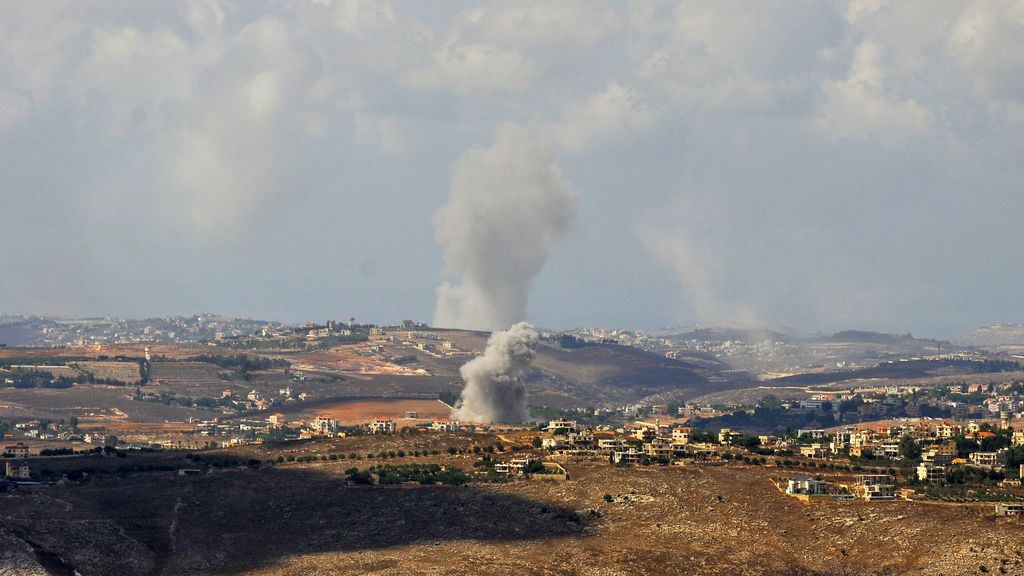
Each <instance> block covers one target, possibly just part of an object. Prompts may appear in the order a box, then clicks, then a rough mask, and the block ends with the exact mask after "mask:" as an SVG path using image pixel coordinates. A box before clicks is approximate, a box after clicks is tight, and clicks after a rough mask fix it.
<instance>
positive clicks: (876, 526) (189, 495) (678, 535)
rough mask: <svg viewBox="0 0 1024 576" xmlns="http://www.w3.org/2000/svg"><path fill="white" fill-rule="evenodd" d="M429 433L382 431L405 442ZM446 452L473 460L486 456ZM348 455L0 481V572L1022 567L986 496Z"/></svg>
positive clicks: (728, 471)
mask: <svg viewBox="0 0 1024 576" xmlns="http://www.w3.org/2000/svg"><path fill="white" fill-rule="evenodd" d="M375 441H376V439H375V438H353V439H344V440H338V441H334V442H335V443H336V444H335V445H334V447H333V449H334V450H341V451H348V450H366V449H373V448H372V447H371V445H372V444H373V443H374V442H375ZM424 441H427V442H430V441H431V440H429V439H426V438H422V437H421V438H406V439H403V438H398V437H391V438H389V439H387V441H386V443H387V445H388V447H391V448H402V447H404V448H405V449H406V450H409V449H410V448H412V447H414V445H415V446H416V447H422V443H423V442H424ZM438 441H439V442H440V443H439V444H437V446H438V447H443V446H444V445H446V444H449V445H450V444H451V443H455V444H458V445H466V442H469V441H471V439H470V438H469V437H466V438H462V439H457V438H450V437H445V438H443V439H439V440H438ZM484 441H486V440H484ZM318 448H322V446H321V445H320V444H297V445H295V446H292V447H290V448H288V449H287V451H288V452H289V453H292V454H296V453H302V452H304V451H310V450H316V449H318ZM268 449H271V448H268ZM272 450H277V451H278V452H281V451H282V450H285V448H280V449H272ZM240 454H242V455H244V453H240ZM438 458H439V459H440V460H441V461H442V462H444V463H446V464H448V465H453V466H459V467H462V468H469V467H471V466H472V462H471V460H472V458H473V457H472V456H462V455H459V456H454V457H448V456H447V455H441V456H439V457H438ZM108 460H115V461H116V460H118V459H108ZM370 463H371V462H370V461H368V460H362V461H359V462H358V465H359V466H364V467H365V466H368V465H369V464H370ZM353 464H354V463H353V462H351V461H349V462H317V463H309V464H299V463H294V464H288V463H286V464H280V465H276V466H272V467H264V468H260V469H254V468H249V467H243V468H237V467H225V468H211V469H209V470H208V471H207V470H206V469H204V470H203V473H202V474H201V475H200V476H199V477H195V478H186V477H180V476H177V475H176V474H174V473H173V472H148V473H135V474H128V475H123V476H122V477H118V476H117V475H99V476H96V477H95V478H93V479H92V480H90V481H88V482H86V483H84V484H82V485H74V484H72V485H68V486H66V487H63V488H53V489H42V488H39V489H33V491H32V492H30V493H26V492H20V493H10V494H0V574H19V575H21V574H33V575H39V576H49V575H54V576H57V575H63V574H73V573H79V574H81V575H82V576H93V575H101V574H119V575H124V576H135V575H138V576H143V575H145V576H171V575H183V574H190V575H197V576H199V575H238V574H252V575H260V576H285V575H300V574H303V575H305V574H336V573H348V574H380V575H390V574H446V575H486V574H551V575H555V574H558V575H562V574H570V575H571V574H577V575H584V574H587V575H590V574H598V575H601V574H607V575H625V574H651V575H653V574H694V575H726V574H729V575H732V574H749V575H764V576H789V575H797V574H799V575H807V576H812V575H821V576H824V575H827V574H828V575H835V574H844V575H848V576H854V575H861V574H863V575H869V574H870V575H878V574H890V575H895V574H924V575H929V576H938V575H940V574H945V575H947V576H948V575H951V574H967V573H978V571H979V569H980V567H982V566H984V567H985V570H984V571H985V572H989V571H991V572H992V573H999V574H1018V575H1019V574H1022V573H1024V570H1022V564H1021V562H1022V557H1021V552H1020V550H1021V549H1022V546H1024V536H1022V532H1021V531H1020V529H1019V527H1020V521H1019V520H1013V519H1005V518H1004V519H997V518H995V517H993V516H991V513H990V508H987V507H985V508H981V507H969V506H956V505H944V504H930V503H913V502H902V501H900V502H881V503H867V502H863V501H860V502H853V503H847V504H843V503H835V502H820V503H816V504H813V505H808V504H802V503H800V502H798V501H797V500H794V499H792V498H790V497H787V496H785V495H783V494H782V493H780V492H779V490H777V489H776V487H775V485H774V484H773V481H779V480H783V479H785V477H786V473H785V472H781V471H778V470H777V469H775V468H774V467H767V468H766V467H759V466H749V465H740V464H729V465H725V466H700V467H675V466H673V467H657V466H655V467H637V468H616V467H611V466H608V465H607V464H605V463H597V462H593V463H576V464H567V465H566V468H567V470H568V472H569V475H570V477H569V480H568V481H564V482H538V481H532V482H531V481H516V482H512V483H508V484H478V483H474V484H469V485H466V486H459V487H453V486H407V485H401V486H376V487H366V486H346V484H345V482H344V473H343V470H344V469H345V468H348V467H349V466H352V465H353ZM823 474H824V475H825V476H835V474H834V473H831V472H823ZM605 495H607V498H606V497H605Z"/></svg>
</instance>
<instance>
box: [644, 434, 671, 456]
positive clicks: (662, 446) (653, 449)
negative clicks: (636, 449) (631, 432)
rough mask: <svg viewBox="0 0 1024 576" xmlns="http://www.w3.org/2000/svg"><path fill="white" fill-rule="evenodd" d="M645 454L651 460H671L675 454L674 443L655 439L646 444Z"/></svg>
mask: <svg viewBox="0 0 1024 576" xmlns="http://www.w3.org/2000/svg"><path fill="white" fill-rule="evenodd" d="M644 452H645V453H646V454H647V455H648V456H650V457H651V458H657V459H660V460H671V459H672V456H673V455H674V453H675V450H674V449H673V447H672V442H671V441H669V440H666V439H664V438H655V439H654V440H651V441H650V442H648V443H647V444H644Z"/></svg>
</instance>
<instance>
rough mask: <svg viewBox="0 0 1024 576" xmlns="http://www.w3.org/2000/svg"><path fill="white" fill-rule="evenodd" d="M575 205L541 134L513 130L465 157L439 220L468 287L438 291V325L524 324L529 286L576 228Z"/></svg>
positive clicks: (449, 255) (447, 250)
mask: <svg viewBox="0 0 1024 576" xmlns="http://www.w3.org/2000/svg"><path fill="white" fill-rule="evenodd" d="M575 203H576V194H575V193H574V192H573V190H572V189H571V188H570V187H569V185H568V183H567V182H566V181H565V180H564V179H563V178H562V176H561V174H560V173H559V171H558V168H557V167H556V166H555V164H554V162H553V161H552V158H551V154H550V151H549V149H548V148H547V146H546V145H545V143H544V138H543V136H542V135H541V134H540V133H539V132H538V131H535V130H529V129H524V128H521V127H517V126H508V125H506V126H503V127H501V128H499V129H498V131H497V133H496V135H495V139H494V143H493V144H492V145H491V147H490V148H473V149H470V150H469V151H467V152H465V153H464V154H463V155H462V157H461V158H459V160H458V161H457V162H456V163H455V166H454V168H453V170H452V189H451V196H450V197H449V199H448V203H447V204H445V205H444V206H443V207H441V209H440V210H438V212H437V214H436V215H435V217H434V227H435V230H436V234H437V242H438V244H439V245H440V246H441V248H442V250H444V258H445V262H446V264H447V266H448V269H449V270H450V271H451V272H454V273H456V274H458V275H459V277H460V278H461V283H460V284H458V285H455V286H453V285H451V284H448V283H445V284H443V285H441V286H440V287H439V288H438V289H437V308H436V310H435V313H434V322H433V323H434V325H435V326H443V327H449V328H471V329H478V330H497V329H500V328H503V327H505V326H508V325H510V324H512V323H513V322H518V321H520V320H523V319H524V318H525V317H526V306H527V296H528V292H529V288H530V283H531V282H532V281H533V278H534V277H536V276H537V274H538V273H539V272H540V270H541V268H542V267H543V266H544V262H545V261H546V260H547V256H548V252H549V251H550V250H551V247H552V246H553V245H554V243H555V242H557V241H558V240H559V239H560V238H562V236H564V235H565V233H566V230H567V229H568V228H569V225H570V223H571V222H572V220H573V218H574V216H575V213H576V209H575Z"/></svg>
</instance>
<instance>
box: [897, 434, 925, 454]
mask: <svg viewBox="0 0 1024 576" xmlns="http://www.w3.org/2000/svg"><path fill="white" fill-rule="evenodd" d="M900 456H903V457H904V458H906V459H907V460H917V459H918V458H919V457H920V456H921V445H920V444H918V443H917V440H914V439H913V438H912V437H911V436H910V435H909V434H904V435H903V437H902V438H900Z"/></svg>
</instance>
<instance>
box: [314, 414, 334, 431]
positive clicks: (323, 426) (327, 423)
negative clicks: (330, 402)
mask: <svg viewBox="0 0 1024 576" xmlns="http://www.w3.org/2000/svg"><path fill="white" fill-rule="evenodd" d="M310 427H311V428H312V429H313V430H316V431H317V432H319V433H321V434H335V433H337V432H338V430H339V429H340V428H341V426H340V424H339V423H338V420H337V419H335V418H331V417H330V416H317V417H316V418H313V422H312V423H311V424H310Z"/></svg>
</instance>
